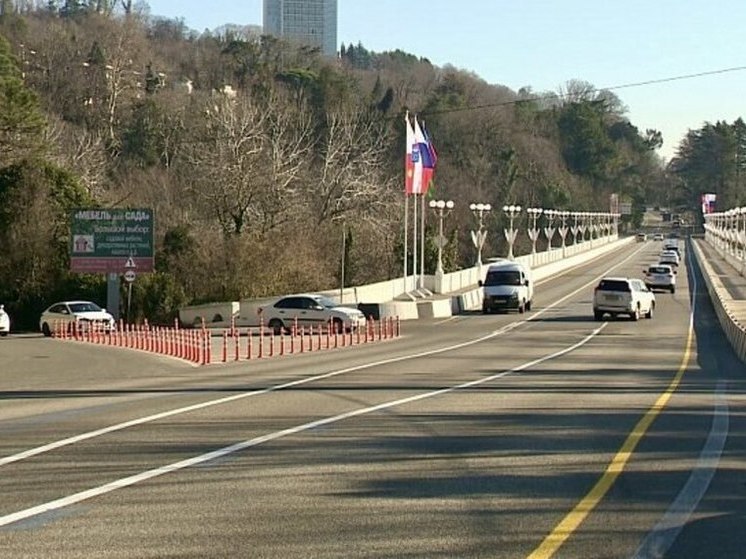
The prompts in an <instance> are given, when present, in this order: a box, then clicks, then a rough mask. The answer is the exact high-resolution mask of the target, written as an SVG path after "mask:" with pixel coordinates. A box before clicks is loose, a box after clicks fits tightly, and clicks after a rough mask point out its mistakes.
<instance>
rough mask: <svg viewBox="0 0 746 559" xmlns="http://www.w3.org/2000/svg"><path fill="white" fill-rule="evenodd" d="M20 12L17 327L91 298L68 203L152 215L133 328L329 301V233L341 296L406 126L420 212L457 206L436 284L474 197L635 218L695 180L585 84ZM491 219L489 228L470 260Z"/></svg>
mask: <svg viewBox="0 0 746 559" xmlns="http://www.w3.org/2000/svg"><path fill="white" fill-rule="evenodd" d="M31 4H33V3H32V2H17V3H13V2H11V1H10V0H0V14H1V15H0V241H1V242H2V245H3V246H4V247H5V250H4V255H3V258H0V302H3V301H4V302H5V303H6V305H8V307H9V308H10V309H11V310H23V311H24V313H23V314H24V315H26V314H28V315H29V316H31V315H33V314H34V313H35V312H36V311H37V310H39V309H40V308H42V307H43V306H44V305H45V304H46V303H47V302H49V301H50V300H51V299H57V298H63V297H70V296H75V297H85V296H89V297H93V298H96V299H97V300H101V299H102V298H103V278H101V277H97V276H89V277H86V276H79V275H71V274H69V273H68V272H67V268H68V266H69V256H68V249H67V244H68V236H69V224H68V213H67V212H68V210H69V209H70V208H71V207H79V206H94V207H95V206H114V207H134V208H136V207H147V208H153V209H154V210H155V215H156V222H157V231H156V243H157V260H156V262H157V270H158V273H156V274H151V275H147V276H144V277H142V278H140V279H138V281H137V282H136V285H135V293H134V297H133V304H134V305H135V306H136V309H137V311H136V312H137V313H138V314H140V315H141V316H142V315H146V316H148V317H150V318H151V319H157V320H166V319H168V318H169V317H171V316H173V313H174V310H175V308H176V307H177V306H179V305H181V304H185V303H193V302H201V301H207V300H234V299H237V298H245V297H257V296H264V295H270V294H279V293H287V292H297V291H301V290H316V289H321V288H324V289H326V288H330V287H333V286H335V285H339V278H338V276H339V271H340V262H341V260H342V258H341V254H340V251H341V245H342V243H341V239H342V236H343V235H344V236H345V238H346V242H345V243H344V244H345V247H346V253H345V255H344V260H345V278H346V283H347V284H350V285H355V284H362V283H368V282H371V281H374V280H380V279H386V278H390V277H396V276H398V275H400V274H401V270H402V262H401V254H402V248H401V246H402V233H403V231H402V217H403V205H404V204H403V203H404V196H403V155H404V124H403V123H404V114H405V112H406V111H409V112H410V114H417V115H418V116H419V117H420V118H421V119H424V120H425V121H426V123H427V128H428V130H429V132H430V134H431V136H432V137H433V140H434V143H435V146H436V148H437V151H438V153H439V160H438V168H437V171H436V178H435V195H436V196H438V197H447V198H450V199H453V200H454V201H455V202H456V208H455V210H454V213H453V216H452V217H450V218H449V220H448V225H447V227H448V231H449V236H450V238H451V239H452V240H453V241H454V242H452V243H450V244H449V247H448V250H447V251H446V255H445V257H446V259H445V265H446V268H447V269H449V270H450V269H455V268H458V267H462V266H467V265H470V264H471V263H473V260H474V254H473V248H472V247H471V243H470V240H469V236H468V230H469V229H470V228H472V227H473V220H474V217H473V216H472V215H471V212H470V211H469V209H468V205H469V203H471V202H485V203H491V204H492V205H493V206H494V207H501V206H502V205H503V204H506V203H508V204H510V203H514V204H520V205H522V206H524V207H529V206H538V207H545V208H555V209H570V210H589V211H605V210H606V209H608V200H609V195H610V194H611V193H618V194H620V195H621V196H622V197H623V198H627V199H629V200H633V201H634V203H635V206H634V207H635V208H636V210H637V209H639V208H641V207H642V206H643V205H644V203H645V202H646V201H647V202H649V203H663V202H671V197H672V196H673V195H678V194H677V193H681V195H682V196H684V201H685V202H686V203H688V202H691V200H692V199H693V197H694V196H695V192H694V190H692V189H691V188H690V187H689V186H688V185H690V184H692V182H691V181H692V178H691V176H693V175H691V174H692V173H695V174H696V172H695V171H696V169H695V170H694V171H693V169H692V167H691V166H687V165H686V164H685V163H686V162H687V160H685V159H680V160H678V162H677V163H678V165H679V167H678V169H679V170H683V171H686V172H688V173H690V175H691V176H689V177H684V176H683V175H676V176H672V175H671V174H670V173H667V172H666V171H665V170H664V169H663V166H662V164H661V162H660V159H659V158H658V157H657V155H656V153H655V150H656V149H657V148H658V147H659V146H660V143H661V137H660V134H659V133H658V132H656V131H654V130H646V131H640V130H638V129H637V128H636V127H635V126H634V124H633V123H631V122H629V120H628V119H627V118H626V117H625V107H624V104H623V102H622V100H621V99H619V98H618V97H617V96H616V95H614V94H613V93H612V92H609V91H599V90H596V89H595V88H594V87H593V86H592V85H591V84H587V83H584V82H580V81H578V82H571V83H568V84H567V85H566V87H565V88H563V90H562V91H559V92H554V93H552V94H546V93H544V94H536V93H535V92H533V91H531V90H530V89H528V88H526V89H523V90H521V91H518V92H514V91H511V90H510V89H508V88H506V87H502V86H500V85H490V84H487V83H486V82H484V81H483V80H482V79H480V78H479V77H478V76H476V75H474V74H472V73H470V72H468V71H464V70H459V69H455V68H451V67H445V68H439V67H436V66H433V65H432V64H431V63H430V62H429V61H428V60H426V59H421V58H417V57H415V56H412V55H410V54H407V53H404V52H401V51H393V52H384V53H373V52H369V51H368V50H367V49H365V47H364V46H363V45H348V46H344V47H343V48H342V49H341V56H340V58H339V59H338V60H330V59H325V58H323V57H322V56H321V55H320V54H319V52H318V51H317V50H314V49H310V48H305V47H303V48H296V47H294V46H291V45H287V44H285V43H283V42H280V41H278V40H276V39H273V38H270V37H262V36H259V35H258V34H257V33H256V32H252V30H250V29H249V30H246V29H241V28H236V27H234V26H231V27H225V28H222V29H221V31H220V32H215V33H212V34H210V33H205V34H195V33H194V32H192V31H190V30H188V29H186V28H185V26H184V24H183V22H182V21H179V20H165V19H157V18H156V19H153V18H150V17H148V16H146V15H143V14H142V13H138V11H137V8H133V5H132V2H121V3H116V4H115V3H114V2H112V1H109V2H106V1H101V0H99V1H98V2H83V1H77V2H71V1H66V2H54V1H51V2H44V3H42V4H43V7H42V8H36V9H35V8H29V7H28V6H29V5H31ZM741 124H742V123H741ZM721 125H722V126H726V127H728V128H729V129H730V128H731V126H730V125H727V124H724V123H721ZM734 126H735V125H734ZM686 147H687V149H690V148H691V149H692V150H694V151H695V152H696V150H697V147H696V146H695V142H694V139H692V141H691V142H689V143H687V146H686ZM687 155H691V154H689V153H688V152H687ZM743 160H744V161H746V158H744V159H743ZM682 177H683V178H682ZM684 180H687V181H689V182H687V183H685V182H683V181H684ZM672 193H673V194H672ZM637 215H639V212H638V213H636V214H635V215H633V218H632V219H636V216H637ZM502 219H503V218H502V216H500V215H499V212H493V214H492V215H490V216H488V220H487V222H486V225H487V226H488V229H489V231H490V234H489V237H488V242H487V246H486V247H485V253H486V254H490V253H496V252H497V251H499V250H501V249H502V247H501V246H500V245H499V243H501V242H502V240H501V236H502V235H499V234H498V233H499V229H500V228H501V227H502V221H501V220H502ZM429 237H430V235H429ZM429 244H430V248H429V249H428V254H427V258H428V263H427V266H428V267H434V258H433V254H434V249H433V248H432V246H433V245H434V243H429ZM518 248H519V249H520V248H521V247H520V246H519V247H518Z"/></svg>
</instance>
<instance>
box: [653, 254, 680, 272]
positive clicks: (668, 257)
mask: <svg viewBox="0 0 746 559" xmlns="http://www.w3.org/2000/svg"><path fill="white" fill-rule="evenodd" d="M679 262H680V258H679V253H678V252H676V251H675V250H664V251H663V252H661V254H660V256H659V257H658V264H667V265H669V266H673V267H675V268H678V266H679Z"/></svg>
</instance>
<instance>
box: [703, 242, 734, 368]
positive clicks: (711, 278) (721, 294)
mask: <svg viewBox="0 0 746 559" xmlns="http://www.w3.org/2000/svg"><path fill="white" fill-rule="evenodd" d="M698 243H699V241H692V242H691V246H692V247H693V249H694V250H693V251H692V252H693V253H694V255H695V256H696V258H697V262H698V263H699V267H700V269H701V270H702V275H703V276H704V278H705V284H706V285H707V292H708V293H709V294H710V300H711V301H712V306H713V307H714V309H715V314H717V317H718V321H719V322H720V326H722V328H723V331H724V332H725V335H726V337H727V338H728V341H729V342H730V345H731V346H732V347H733V350H734V351H735V352H736V355H738V358H739V359H740V360H741V361H743V362H744V363H746V301H736V300H734V299H733V298H732V297H731V296H730V293H729V292H728V290H727V289H725V286H723V282H722V281H721V279H720V277H719V276H718V275H717V274H716V273H715V271H714V270H713V269H712V266H710V264H709V263H708V262H707V259H706V258H705V257H704V255H703V254H702V250H701V249H700V248H699V246H698ZM712 246H715V247H716V248H717V249H718V252H721V248H720V247H717V245H715V244H713V245H712ZM733 273H734V274H737V273H738V271H737V270H735V268H734V270H733Z"/></svg>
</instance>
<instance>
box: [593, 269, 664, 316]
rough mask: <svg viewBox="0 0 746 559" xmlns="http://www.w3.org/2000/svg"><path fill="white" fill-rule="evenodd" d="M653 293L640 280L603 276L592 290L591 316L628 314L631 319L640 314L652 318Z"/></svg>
mask: <svg viewBox="0 0 746 559" xmlns="http://www.w3.org/2000/svg"><path fill="white" fill-rule="evenodd" d="M654 311H655V295H654V294H653V292H652V291H650V290H649V289H648V288H647V287H646V286H645V284H644V283H643V281H642V280H639V279H634V278H616V277H612V278H603V279H602V280H601V281H600V282H599V284H598V285H597V286H596V288H595V289H594V291H593V317H594V318H595V319H596V320H601V319H602V318H603V316H604V314H605V313H608V314H609V315H610V316H611V317H612V318H614V317H616V316H617V315H619V314H628V315H629V316H630V318H631V319H632V320H638V319H639V318H640V317H641V316H645V317H646V318H653V312H654Z"/></svg>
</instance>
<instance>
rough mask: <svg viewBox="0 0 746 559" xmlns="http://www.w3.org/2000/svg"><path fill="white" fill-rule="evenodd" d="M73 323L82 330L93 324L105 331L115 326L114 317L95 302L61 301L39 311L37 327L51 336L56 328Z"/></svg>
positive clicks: (65, 326)
mask: <svg viewBox="0 0 746 559" xmlns="http://www.w3.org/2000/svg"><path fill="white" fill-rule="evenodd" d="M74 323H75V324H77V325H78V326H79V327H80V328H81V329H83V330H86V329H88V328H89V327H91V326H93V327H98V328H100V329H101V330H103V331H105V332H110V331H111V330H113V329H114V328H115V326H116V321H115V320H114V317H113V316H112V315H111V314H109V313H108V312H106V309H102V308H101V307H99V306H98V305H97V304H96V303H92V302H90V301H63V302H60V303H55V304H54V305H52V306H51V307H49V308H48V309H47V310H45V311H44V312H43V313H41V318H40V319H39V329H40V330H41V332H42V334H44V335H45V336H51V335H52V334H53V333H54V332H56V331H58V330H62V329H64V328H70V325H71V324H74Z"/></svg>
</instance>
